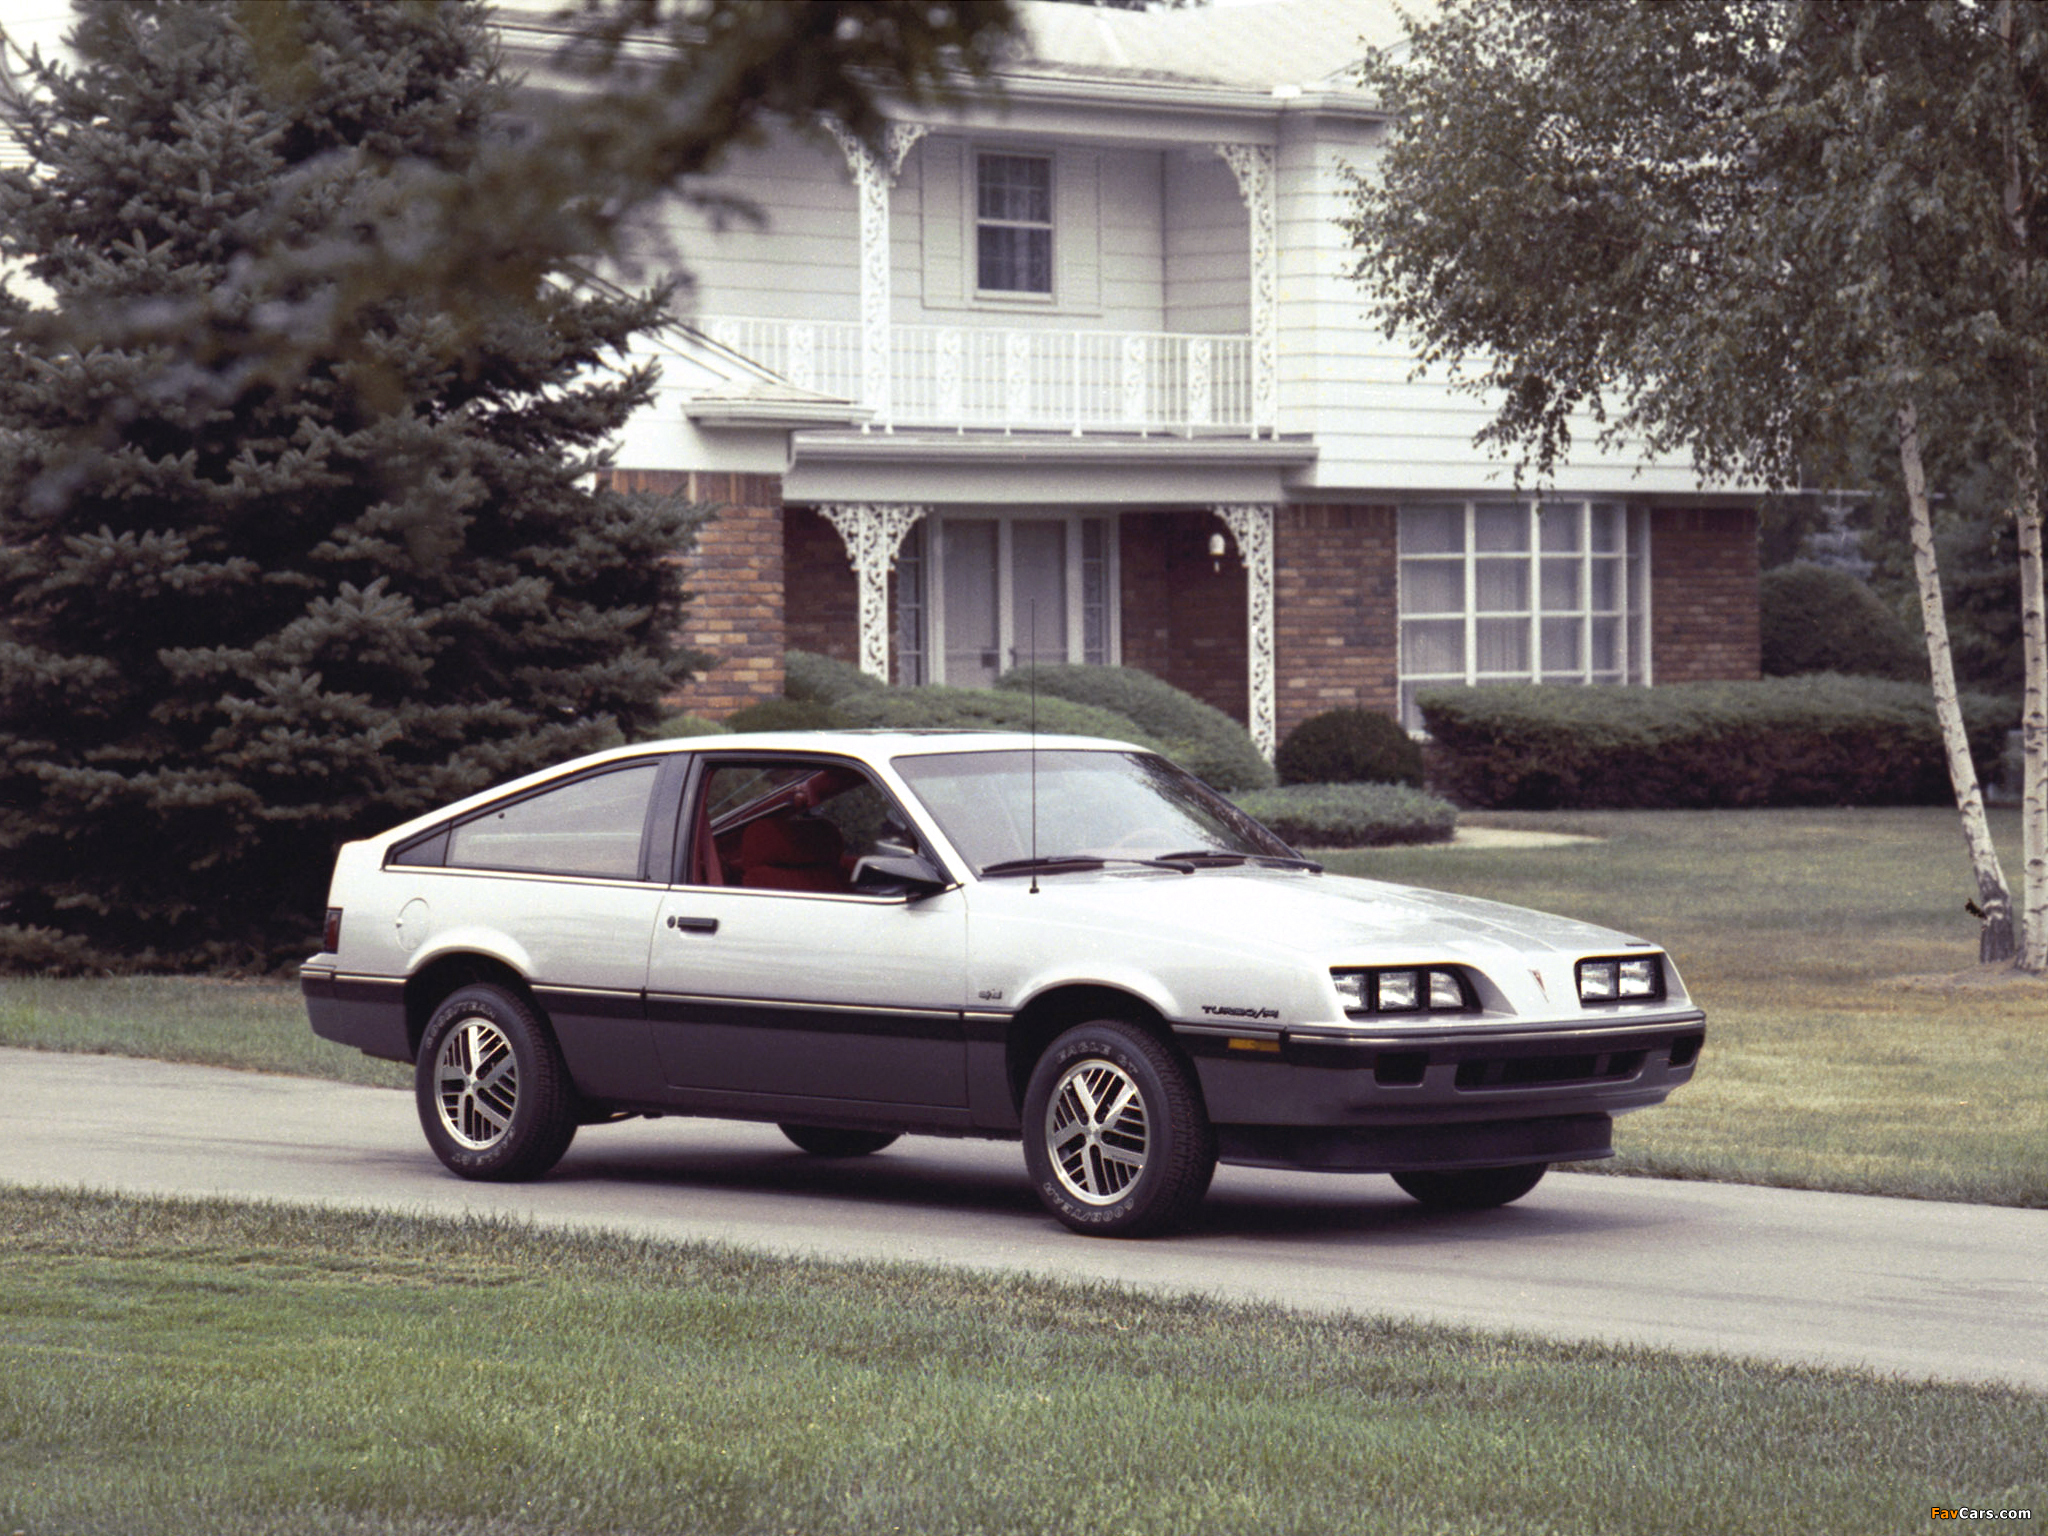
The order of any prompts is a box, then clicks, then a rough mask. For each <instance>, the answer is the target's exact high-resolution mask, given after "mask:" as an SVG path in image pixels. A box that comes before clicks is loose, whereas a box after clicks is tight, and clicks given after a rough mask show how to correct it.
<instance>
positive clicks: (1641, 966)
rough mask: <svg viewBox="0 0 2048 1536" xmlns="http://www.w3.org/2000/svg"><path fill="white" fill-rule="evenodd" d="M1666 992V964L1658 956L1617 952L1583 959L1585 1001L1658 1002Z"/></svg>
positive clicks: (1582, 996) (1581, 983)
mask: <svg viewBox="0 0 2048 1536" xmlns="http://www.w3.org/2000/svg"><path fill="white" fill-rule="evenodd" d="M1663 995H1664V965H1663V962H1662V961H1661V960H1660V959H1659V958H1658V957H1657V956H1656V955H1616V956H1614V957H1612V958H1611V959H1601V960H1581V961H1580V962H1579V1001H1580V1002H1582V1003H1634V1002H1654V1001H1655V1000H1656V999H1658V998H1660V997H1662V996H1663Z"/></svg>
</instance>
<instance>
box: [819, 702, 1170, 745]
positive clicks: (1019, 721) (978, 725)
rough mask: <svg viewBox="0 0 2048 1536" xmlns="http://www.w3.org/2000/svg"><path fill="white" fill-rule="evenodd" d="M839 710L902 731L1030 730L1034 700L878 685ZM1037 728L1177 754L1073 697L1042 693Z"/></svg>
mask: <svg viewBox="0 0 2048 1536" xmlns="http://www.w3.org/2000/svg"><path fill="white" fill-rule="evenodd" d="M835 708H836V709H837V710H838V712H839V713H840V714H842V715H844V716H845V717H846V718H847V719H848V720H849V721H850V722H851V723H852V724H854V725H865V726H881V727H886V728H888V729H890V730H899V731H906V730H907V731H916V730H925V731H937V730H951V731H1028V730H1030V729H1031V700H1030V699H1029V698H1027V697H1026V696H1025V695H1023V694H1021V693H1007V692H1004V691H1001V690H999V689H995V688H947V687H930V688H876V689H873V690H871V691H868V692H863V693H853V694H848V695H846V696H844V697H842V698H841V699H840V700H839V702H838V704H837V705H836V706H835ZM1038 729H1039V731H1040V732H1042V733H1043V734H1046V735H1053V736H1108V737H1110V738H1112V739H1114V740H1117V741H1128V742H1130V743H1131V744H1132V745H1133V746H1137V747H1143V748H1145V749H1146V750H1147V751H1150V752H1159V753H1162V754H1163V755H1165V756H1167V757H1172V756H1173V753H1172V752H1170V751H1167V750H1166V748H1164V747H1163V746H1162V745H1161V744H1160V743H1159V742H1157V741H1154V740H1153V739H1152V738H1151V737H1150V736H1149V735H1147V734H1146V733H1145V732H1143V731H1141V730H1139V729H1138V727H1137V726H1136V725H1135V724H1134V723H1133V722H1132V721H1130V720H1128V719H1126V718H1125V717H1124V716H1122V715H1119V714H1114V713H1112V712H1111V711H1109V710H1106V709H1097V708H1095V707H1094V706H1092V705H1088V704H1076V703H1074V702H1072V701H1071V700H1068V699H1056V698H1045V697H1041V698H1040V699H1039V701H1038Z"/></svg>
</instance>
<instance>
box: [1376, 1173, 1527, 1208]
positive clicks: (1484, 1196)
mask: <svg viewBox="0 0 2048 1536" xmlns="http://www.w3.org/2000/svg"><path fill="white" fill-rule="evenodd" d="M1549 1171H1550V1164H1548V1163H1517V1164H1515V1165H1514V1166H1513V1167H1509V1168H1455V1169H1450V1170H1447V1171H1443V1172H1417V1173H1397V1174H1395V1175H1394V1182H1395V1183H1396V1184H1398V1185H1400V1186H1401V1188H1402V1189H1404V1190H1406V1191H1407V1192H1408V1193H1409V1194H1411V1195H1413V1196H1414V1197H1415V1198H1416V1199H1417V1200H1420V1201H1421V1202H1422V1203H1423V1204H1424V1205H1428V1206H1434V1207H1435V1208H1436V1209H1438V1210H1441V1211H1485V1210H1491V1209H1492V1208H1493V1207H1494V1206H1496V1205H1506V1204H1507V1203H1508V1202H1509V1201H1511V1200H1519V1199H1521V1198H1522V1196H1524V1195H1526V1194H1527V1193H1529V1191H1530V1190H1532V1189H1534V1188H1535V1187H1536V1185H1537V1182H1538V1181H1539V1180H1540V1179H1541V1178H1542V1177H1543V1175H1544V1174H1546V1173H1548V1172H1549Z"/></svg>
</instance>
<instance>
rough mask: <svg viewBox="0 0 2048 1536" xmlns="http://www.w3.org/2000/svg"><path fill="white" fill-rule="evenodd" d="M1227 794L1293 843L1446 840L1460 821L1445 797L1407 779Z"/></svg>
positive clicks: (1334, 844)
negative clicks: (1390, 782) (1406, 780)
mask: <svg viewBox="0 0 2048 1536" xmlns="http://www.w3.org/2000/svg"><path fill="white" fill-rule="evenodd" d="M1231 799H1232V800H1233V801H1234V802H1236V804H1237V806H1238V808H1239V809H1240V810H1242V811H1243V812H1244V813H1245V814H1246V815H1247V816H1250V817H1252V818H1253V819H1254V820H1256V821H1261V822H1264V823H1265V824H1266V825H1267V826H1269V827H1271V828H1272V829H1273V830H1274V831H1275V832H1276V833H1278V834H1279V835H1280V836H1281V837H1282V838H1284V839H1286V840H1287V841H1288V842H1290V843H1292V844H1294V845H1295V846H1296V847H1297V848H1381V847H1385V846H1387V845H1389V844H1393V843H1445V842H1449V841H1450V839H1451V834H1452V833H1453V832H1454V831H1456V830H1457V825H1458V812H1457V809H1456V808H1455V807H1454V806H1453V805H1452V804H1451V803H1450V802H1449V801H1448V800H1440V799H1438V798H1437V797H1436V796H1435V795H1432V794H1428V793H1426V792H1424V791H1422V790H1419V789H1411V788H1410V787H1409V786H1407V785H1406V784H1285V785H1282V786H1281V787H1280V788H1278V789H1261V790H1254V791H1252V792H1251V793H1250V794H1243V795H1233V796H1231Z"/></svg>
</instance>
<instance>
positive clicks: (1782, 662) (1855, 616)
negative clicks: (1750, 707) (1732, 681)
mask: <svg viewBox="0 0 2048 1536" xmlns="http://www.w3.org/2000/svg"><path fill="white" fill-rule="evenodd" d="M1757 604H1758V620H1759V630H1760V634H1761V638H1762V641H1763V672H1764V676H1766V677H1793V676H1797V675H1799V674H1801V673H1806V672H1841V673H1846V674H1852V675H1855V676H1861V677H1890V678H1897V679H1899V680H1901V681H1906V682H1917V681H1919V680H1921V679H1923V678H1925V677H1926V676H1927V646H1926V643H1925V641H1924V640H1923V639H1922V638H1921V636H1920V634H1919V632H1918V631H1917V630H1915V629H1914V628H1913V626H1912V625H1910V624H1908V623H1907V622H1906V621H1905V620H1904V619H1902V618H1900V617H1899V615H1898V614H1896V613H1894V612H1893V611H1892V610H1891V609H1890V608H1888V607H1886V606H1885V603H1884V600H1883V599H1882V598H1880V597H1879V596H1878V595H1877V594H1876V593H1875V592H1873V591H1871V590H1870V588H1869V587H1867V586H1865V585H1864V584H1863V583H1862V582H1860V581H1858V580H1857V579H1856V578H1855V577H1854V576H1852V575H1850V574H1849V573H1848V572H1847V571H1838V570H1834V569H1832V568H1830V567H1828V566H1824V565H1814V564H1812V563H1810V562H1808V561H1803V560H1802V561H1799V562H1796V563H1795V564H1792V565H1781V566H1779V567H1778V568H1777V569H1775V570H1770V571H1765V572H1764V574H1763V577H1762V579H1761V580H1760V581H1759V582H1758V584H1757Z"/></svg>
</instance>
